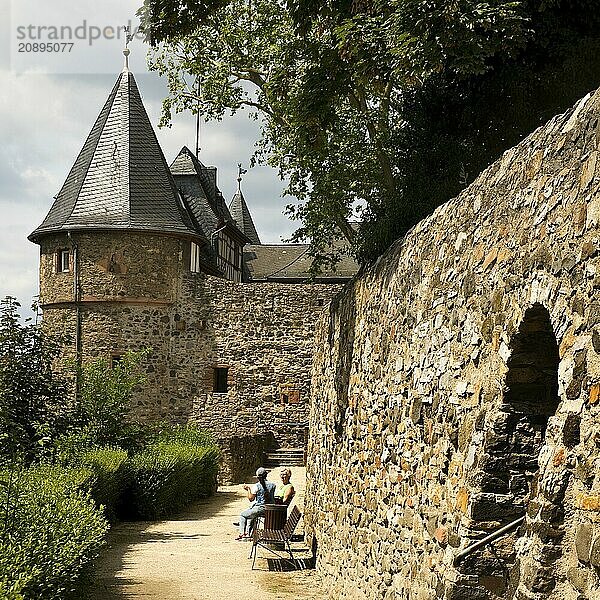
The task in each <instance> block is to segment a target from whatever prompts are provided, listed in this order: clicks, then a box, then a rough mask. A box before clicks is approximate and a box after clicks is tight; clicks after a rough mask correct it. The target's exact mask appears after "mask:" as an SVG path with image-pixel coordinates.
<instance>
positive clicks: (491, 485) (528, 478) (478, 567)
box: [459, 304, 559, 599]
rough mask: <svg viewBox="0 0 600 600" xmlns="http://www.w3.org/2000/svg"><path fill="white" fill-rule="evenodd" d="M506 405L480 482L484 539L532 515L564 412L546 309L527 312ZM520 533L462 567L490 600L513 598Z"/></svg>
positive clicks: (488, 440)
mask: <svg viewBox="0 0 600 600" xmlns="http://www.w3.org/2000/svg"><path fill="white" fill-rule="evenodd" d="M510 350H511V354H510V357H509V359H508V362H507V367H508V372H507V374H506V379H505V386H504V390H503V394H502V400H501V402H500V404H499V406H498V407H497V408H494V410H493V412H492V413H490V414H489V415H488V420H487V423H488V427H487V429H486V433H485V442H484V452H483V455H482V457H481V460H480V462H479V469H478V471H477V473H476V474H475V476H474V478H473V479H472V483H473V484H474V487H475V493H473V495H472V497H471V507H470V508H471V518H472V524H471V527H470V529H471V530H472V532H473V536H474V537H483V536H484V535H486V534H488V533H490V532H491V531H494V530H496V529H498V528H499V527H500V526H502V525H506V524H508V523H511V522H512V521H514V520H516V519H518V518H519V517H522V516H524V515H525V512H526V510H527V506H528V503H529V499H530V494H531V491H532V489H531V488H532V485H533V482H534V478H535V476H536V473H537V471H538V457H539V453H540V450H541V448H542V446H543V444H544V438H545V434H546V428H547V426H548V420H549V418H550V417H551V416H553V415H554V414H555V413H556V410H557V408H558V404H559V396H558V363H559V352H558V344H557V341H556V335H555V334H554V330H553V328H552V323H551V321H550V315H549V313H548V311H547V309H546V308H545V307H544V306H542V305H541V304H534V305H533V306H532V307H531V308H529V309H527V311H526V312H525V315H524V317H523V319H522V321H521V323H520V325H519V328H518V331H517V333H516V334H515V335H514V336H513V339H512V340H511V343H510ZM519 535H520V530H516V531H513V532H512V534H510V535H508V536H506V537H504V538H501V539H499V540H498V541H496V542H493V543H491V544H489V545H488V546H486V547H484V548H483V549H482V550H479V551H477V552H475V553H473V554H472V555H470V556H468V557H467V558H465V559H464V561H462V563H461V564H460V566H459V570H460V571H461V572H463V573H465V574H466V573H469V574H470V575H476V576H477V578H478V581H477V587H478V588H480V589H481V592H482V593H483V594H484V595H483V596H481V597H482V598H486V597H487V598H490V599H492V598H507V597H511V596H510V585H509V580H510V572H511V569H512V568H513V566H514V565H515V562H516V553H515V541H516V539H517V538H518V537H519Z"/></svg>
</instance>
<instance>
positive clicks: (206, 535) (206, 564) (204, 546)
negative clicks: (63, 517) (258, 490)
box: [89, 468, 323, 600]
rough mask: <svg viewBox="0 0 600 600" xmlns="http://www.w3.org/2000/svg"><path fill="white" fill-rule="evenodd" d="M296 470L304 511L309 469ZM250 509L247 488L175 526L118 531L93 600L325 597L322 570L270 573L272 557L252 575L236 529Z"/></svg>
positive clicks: (198, 508)
mask: <svg viewBox="0 0 600 600" xmlns="http://www.w3.org/2000/svg"><path fill="white" fill-rule="evenodd" d="M293 471H294V474H293V477H292V481H293V483H294V485H295V486H296V488H297V489H298V490H299V493H298V494H297V495H296V498H295V501H296V503H297V504H298V505H299V508H300V509H301V510H302V505H303V492H304V469H299V468H295V469H293ZM275 475H276V473H275V472H273V474H272V475H271V477H270V479H272V480H273V481H275ZM247 505H248V501H247V500H246V499H245V496H244V492H243V490H242V488H241V486H231V487H221V488H219V491H218V492H217V494H216V495H215V496H214V497H213V498H208V499H206V500H203V501H201V502H198V503H196V504H194V505H192V506H191V507H189V508H188V509H187V510H186V511H185V512H183V513H181V514H179V515H178V516H177V517H176V518H174V519H172V520H169V521H159V522H155V523H121V524H119V525H116V526H114V527H113V528H112V530H111V532H110V534H109V539H108V548H107V549H106V550H105V552H104V556H103V557H102V559H101V561H100V564H99V566H98V567H99V568H98V577H97V579H96V582H95V585H94V587H93V590H92V591H91V593H90V596H89V600H134V599H135V600H138V599H156V600H158V599H160V600H234V599H235V600H256V599H257V598H260V599H261V600H292V599H294V600H309V599H312V598H322V597H323V593H322V591H321V588H320V586H319V581H318V577H317V575H316V574H315V572H314V571H312V570H306V571H295V572H273V571H269V570H268V569H269V565H270V563H272V561H267V560H265V559H263V558H260V557H261V556H265V552H264V551H262V552H259V558H258V559H257V561H256V565H255V566H256V567H257V568H258V569H260V570H254V571H252V570H251V568H250V567H251V564H252V561H251V560H248V554H249V552H250V547H251V544H250V543H248V542H236V541H235V536H236V535H237V534H236V530H235V528H234V527H233V525H232V521H237V516H238V515H239V513H240V512H241V511H242V510H243V509H244V508H245V507H246V506H247ZM301 526H302V522H301V523H300V528H301ZM276 562H278V561H276ZM271 566H272V564H271Z"/></svg>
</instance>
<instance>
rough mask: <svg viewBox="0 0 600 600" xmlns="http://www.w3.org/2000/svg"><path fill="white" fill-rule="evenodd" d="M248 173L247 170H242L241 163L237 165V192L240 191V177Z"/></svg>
mask: <svg viewBox="0 0 600 600" xmlns="http://www.w3.org/2000/svg"><path fill="white" fill-rule="evenodd" d="M247 172H248V169H242V163H238V178H237V182H238V192H241V191H242V175H245V174H246V173H247Z"/></svg>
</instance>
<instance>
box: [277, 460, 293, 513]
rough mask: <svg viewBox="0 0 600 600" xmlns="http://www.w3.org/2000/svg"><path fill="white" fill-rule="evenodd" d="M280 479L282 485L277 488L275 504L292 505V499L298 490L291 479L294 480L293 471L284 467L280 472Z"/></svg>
mask: <svg viewBox="0 0 600 600" xmlns="http://www.w3.org/2000/svg"><path fill="white" fill-rule="evenodd" d="M279 477H281V485H278V486H277V487H276V488H275V504H285V505H286V506H289V505H290V502H291V501H292V498H293V497H294V495H295V494H296V490H295V489H294V486H293V485H292V483H291V481H290V479H291V478H292V470H291V469H289V468H288V467H282V468H281V470H280V471H279Z"/></svg>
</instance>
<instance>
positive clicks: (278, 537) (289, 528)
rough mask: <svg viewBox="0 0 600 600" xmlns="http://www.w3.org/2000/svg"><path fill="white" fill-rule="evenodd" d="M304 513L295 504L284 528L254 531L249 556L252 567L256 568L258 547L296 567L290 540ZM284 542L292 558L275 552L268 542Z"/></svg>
mask: <svg viewBox="0 0 600 600" xmlns="http://www.w3.org/2000/svg"><path fill="white" fill-rule="evenodd" d="M301 516H302V513H301V512H300V511H299V510H298V507H297V506H294V508H293V509H292V512H291V513H290V515H289V517H288V518H287V521H286V522H285V525H284V526H283V529H258V528H257V529H255V530H254V532H253V533H252V548H251V549H250V556H249V557H248V558H252V568H253V569H254V563H255V561H256V554H257V551H258V547H259V546H260V547H261V548H264V549H265V550H268V551H269V552H271V554H274V555H275V556H277V558H280V559H282V560H285V561H286V562H289V563H290V564H291V565H292V566H294V567H296V563H295V562H294V555H293V554H292V548H291V546H290V540H291V539H292V535H293V534H294V530H295V529H296V526H297V525H298V522H299V521H300V517H301ZM277 543H279V544H283V547H284V550H286V551H287V552H288V554H289V555H290V558H289V559H287V558H286V557H284V556H282V555H281V554H279V553H278V552H275V550H273V549H272V548H270V547H269V546H268V544H277Z"/></svg>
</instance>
